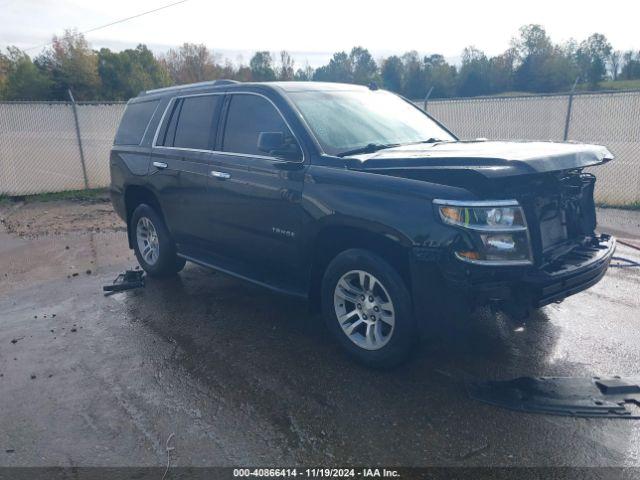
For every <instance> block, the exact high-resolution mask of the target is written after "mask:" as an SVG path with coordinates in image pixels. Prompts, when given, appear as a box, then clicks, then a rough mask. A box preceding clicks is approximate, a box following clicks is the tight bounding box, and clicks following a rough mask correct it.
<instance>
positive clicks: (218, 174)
mask: <svg viewBox="0 0 640 480" xmlns="http://www.w3.org/2000/svg"><path fill="white" fill-rule="evenodd" d="M211 176H212V177H215V178H219V179H220V180H226V179H227V178H231V174H230V173H226V172H217V171H215V170H211Z"/></svg>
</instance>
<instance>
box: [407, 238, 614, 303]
mask: <svg viewBox="0 0 640 480" xmlns="http://www.w3.org/2000/svg"><path fill="white" fill-rule="evenodd" d="M615 249H616V241H615V239H614V238H613V237H611V236H609V235H600V236H598V237H594V238H593V241H592V242H591V243H590V244H589V245H585V246H579V247H576V248H574V249H573V250H571V251H570V252H569V253H567V254H565V255H564V256H562V257H560V258H558V259H556V260H555V261H554V262H552V263H550V264H548V265H545V266H544V267H536V266H533V265H528V266H484V265H476V264H468V263H465V262H463V261H461V260H457V259H451V260H449V261H445V262H441V263H440V267H439V268H438V270H439V272H438V273H439V274H440V275H441V276H442V280H443V283H444V287H445V290H446V291H444V292H442V294H443V295H444V296H446V297H447V303H450V302H451V301H454V302H459V301H460V300H462V299H463V298H464V299H465V300H466V301H468V302H470V303H471V305H476V306H479V305H484V304H488V303H494V304H498V305H499V306H500V305H502V306H504V307H506V309H510V308H509V307H513V306H518V307H519V308H539V307H542V306H544V305H548V304H550V303H553V302H558V301H560V300H563V299H564V298H566V297H568V296H570V295H574V294H576V293H578V292H581V291H583V290H586V289H587V288H589V287H592V286H593V285H595V284H596V283H598V282H599V281H600V280H601V279H602V277H603V276H604V275H605V273H606V272H607V269H608V267H609V262H610V261H611V257H612V256H613V253H614V251H615ZM419 256H420V254H419V253H417V254H416V252H414V258H416V257H419ZM423 264H424V266H423V267H420V266H419V265H420V261H419V260H417V261H415V263H414V268H413V270H414V274H413V278H414V282H415V281H417V283H414V292H413V293H414V299H418V300H417V301H416V302H415V303H416V308H417V309H421V308H428V306H427V305H421V303H422V302H421V301H420V298H423V297H424V291H423V290H422V289H423V288H424V286H425V285H424V283H423V282H422V281H421V279H425V278H426V276H425V275H426V274H425V273H421V271H429V269H433V264H431V265H432V266H431V267H428V266H427V262H423ZM433 275H434V272H431V275H430V277H431V278H434V277H433Z"/></svg>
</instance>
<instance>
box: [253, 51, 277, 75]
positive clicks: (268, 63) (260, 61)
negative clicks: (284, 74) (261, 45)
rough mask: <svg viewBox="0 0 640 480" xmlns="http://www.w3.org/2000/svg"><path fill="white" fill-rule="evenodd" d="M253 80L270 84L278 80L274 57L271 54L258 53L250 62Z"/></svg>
mask: <svg viewBox="0 0 640 480" xmlns="http://www.w3.org/2000/svg"><path fill="white" fill-rule="evenodd" d="M249 68H251V78H252V79H253V80H254V81H256V82H270V81H273V80H275V79H276V72H275V70H274V68H273V57H272V56H271V54H270V53H269V52H266V51H262V52H256V53H255V54H254V55H253V57H251V60H250V61H249Z"/></svg>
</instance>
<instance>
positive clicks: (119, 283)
mask: <svg viewBox="0 0 640 480" xmlns="http://www.w3.org/2000/svg"><path fill="white" fill-rule="evenodd" d="M144 286H145V282H144V270H127V271H126V272H124V273H120V274H119V275H118V276H117V277H116V278H115V280H114V281H113V283H112V284H111V285H105V286H104V287H102V290H103V291H105V292H107V293H115V292H123V291H125V290H132V289H134V288H142V287H144Z"/></svg>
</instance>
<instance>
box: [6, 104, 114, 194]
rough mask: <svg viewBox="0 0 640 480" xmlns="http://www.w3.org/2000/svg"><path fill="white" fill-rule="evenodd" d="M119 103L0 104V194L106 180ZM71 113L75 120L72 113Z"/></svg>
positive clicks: (77, 186)
mask: <svg viewBox="0 0 640 480" xmlns="http://www.w3.org/2000/svg"><path fill="white" fill-rule="evenodd" d="M124 107H125V103H124V102H119V103H108V104H105V103H88V102H78V103H76V104H75V112H74V104H73V103H71V102H2V103H0V195H8V196H19V195H31V194H35V193H49V192H60V191H65V190H81V189H84V188H101V187H106V186H107V185H109V150H110V149H111V145H112V144H113V137H114V136H115V132H116V129H117V128H118V123H119V122H120V117H121V116H122V112H123V111H124ZM76 114H77V125H76V116H75V115H76Z"/></svg>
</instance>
